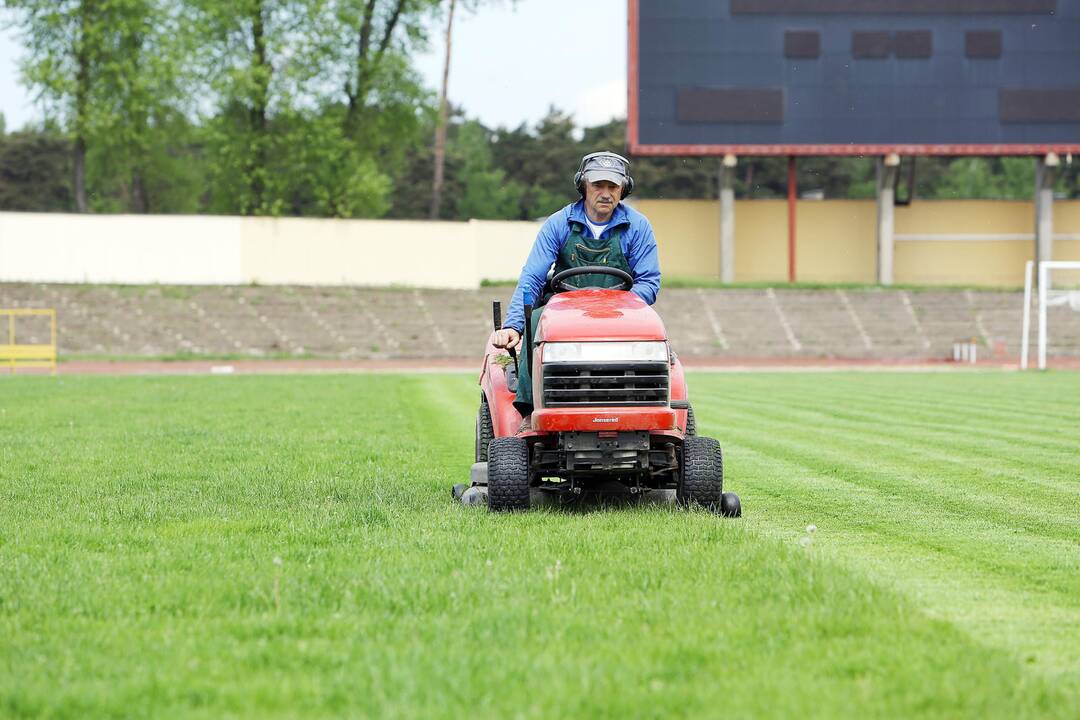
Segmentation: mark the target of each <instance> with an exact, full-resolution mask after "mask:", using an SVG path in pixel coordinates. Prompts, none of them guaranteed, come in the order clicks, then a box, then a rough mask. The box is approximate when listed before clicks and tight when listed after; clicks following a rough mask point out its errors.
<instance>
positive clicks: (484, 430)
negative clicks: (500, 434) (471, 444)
mask: <svg viewBox="0 0 1080 720" xmlns="http://www.w3.org/2000/svg"><path fill="white" fill-rule="evenodd" d="M494 436H495V432H494V430H492V428H491V409H490V408H488V402H487V398H486V397H484V396H483V395H481V396H480V409H479V410H477V411H476V462H487V459H488V445H490V444H491V439H492V438H493V437H494Z"/></svg>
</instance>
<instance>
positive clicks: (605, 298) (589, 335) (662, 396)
mask: <svg viewBox="0 0 1080 720" xmlns="http://www.w3.org/2000/svg"><path fill="white" fill-rule="evenodd" d="M535 340H536V343H537V353H536V354H537V357H536V359H535V360H534V364H533V373H534V374H533V377H534V378H536V379H537V380H536V382H537V386H536V387H537V389H536V391H535V393H534V394H535V396H536V409H535V410H534V412H533V427H534V428H535V429H536V430H537V431H540V432H545V431H546V432H567V431H577V432H582V431H596V430H612V431H614V430H623V431H630V430H633V431H641V430H648V431H671V430H674V429H675V427H676V415H675V412H674V410H672V408H671V407H670V405H669V400H670V399H673V398H679V397H685V389H684V386H683V384H682V378H681V372H679V373H677V375H678V377H677V378H674V379H675V381H676V382H675V384H676V385H677V387H671V385H672V383H671V380H672V379H673V378H671V376H672V375H673V374H676V373H673V372H672V367H671V366H672V365H673V364H674V363H673V362H672V358H671V356H670V351H669V348H668V344H667V331H666V330H665V328H664V323H663V321H662V320H661V319H660V316H659V315H657V314H656V311H654V310H653V309H652V308H651V307H650V306H649V305H648V304H646V303H645V301H643V300H642V299H641V298H639V297H638V296H637V295H635V294H634V293H632V292H627V291H624V290H601V289H586V290H575V291H572V292H565V293H559V294H557V295H554V296H553V297H552V298H551V299H550V300H549V301H548V303H547V306H546V307H545V308H544V312H543V314H542V315H541V316H540V323H539V326H538V328H537V333H536V338H535ZM671 391H674V392H671ZM609 401H610V402H609Z"/></svg>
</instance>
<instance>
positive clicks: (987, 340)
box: [964, 290, 992, 347]
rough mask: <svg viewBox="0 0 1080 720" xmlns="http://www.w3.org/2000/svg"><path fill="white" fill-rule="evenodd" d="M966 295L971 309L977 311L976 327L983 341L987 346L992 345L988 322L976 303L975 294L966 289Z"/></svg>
mask: <svg viewBox="0 0 1080 720" xmlns="http://www.w3.org/2000/svg"><path fill="white" fill-rule="evenodd" d="M964 297H965V298H966V299H967V303H968V305H969V306H971V309H972V310H974V311H975V329H976V330H978V331H979V335H981V336H982V339H983V343H985V345H986V347H991V346H992V344H991V342H990V333H988V332H987V331H986V324H985V323H984V322H983V316H982V313H981V312H979V308H978V306H977V305H976V304H975V296H974V295H972V293H971V291H970V290H965V291H964Z"/></svg>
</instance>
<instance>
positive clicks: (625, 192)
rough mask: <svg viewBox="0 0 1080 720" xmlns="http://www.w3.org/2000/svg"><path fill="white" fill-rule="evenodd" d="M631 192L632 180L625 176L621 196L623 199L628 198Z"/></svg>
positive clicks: (632, 187)
mask: <svg viewBox="0 0 1080 720" xmlns="http://www.w3.org/2000/svg"><path fill="white" fill-rule="evenodd" d="M632 192H634V178H632V177H630V176H629V175H627V176H626V184H625V185H623V193H622V196H623V197H624V198H625V197H630V193H632Z"/></svg>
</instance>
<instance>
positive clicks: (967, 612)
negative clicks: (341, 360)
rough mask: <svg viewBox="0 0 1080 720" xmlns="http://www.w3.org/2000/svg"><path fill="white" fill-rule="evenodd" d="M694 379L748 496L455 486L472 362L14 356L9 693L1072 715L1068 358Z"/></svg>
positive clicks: (173, 710)
mask: <svg viewBox="0 0 1080 720" xmlns="http://www.w3.org/2000/svg"><path fill="white" fill-rule="evenodd" d="M690 382H691V397H692V398H693V400H694V404H695V409H696V412H697V416H698V421H699V425H700V430H701V432H702V433H703V434H709V435H713V436H715V437H718V438H719V439H720V440H721V442H722V443H723V445H724V447H725V459H726V465H727V473H728V480H727V484H728V489H730V490H734V491H736V492H738V493H740V495H741V496H742V499H743V506H744V510H745V513H746V514H745V517H744V518H743V519H741V520H727V519H722V518H719V517H716V516H714V515H711V514H709V513H707V512H704V511H701V510H695V511H685V510H679V509H675V508H670V507H643V508H630V509H627V508H623V509H604V510H595V511H592V512H566V511H550V510H545V511H536V512H531V513H528V514H518V515H501V516H495V515H491V514H488V513H487V511H486V510H482V509H478V508H465V507H461V506H459V505H455V504H453V503H451V501H450V498H449V488H450V485H451V483H453V482H457V481H462V480H464V479H465V478H466V477H467V472H468V467H469V465H470V463H471V460H472V458H471V453H472V424H473V414H474V412H475V409H476V404H477V400H478V389H477V388H476V386H475V379H474V378H471V377H466V376H460V375H425V376H419V375H411V376H409V375H379V376H361V375H355V376H347V375H323V376H276V377H265V376H261V377H256V376H235V377H187V378H183V377H178V378H92V377H86V378H81V377H63V376H61V377H59V378H47V377H15V378H6V377H0V716H2V717H65V718H87V717H117V718H120V717H155V718H157V717H176V716H184V717H204V718H220V717H257V718H264V717H298V716H305V717H324V716H327V717H328V716H349V717H359V716H372V717H401V718H414V717H424V718H427V717H499V718H501V717H525V718H554V717H635V718H636V717H721V716H723V717H762V716H773V717H785V718H791V717H799V718H806V717H862V716H873V717H889V718H894V717H920V716H925V717H1001V718H1017V717H1020V718H1022V717H1062V718H1076V717H1080V458H1078V455H1077V447H1078V442H1077V439H1078V438H1080V406H1078V404H1077V400H1078V399H1080V374H1062V373H1049V374H1042V375H1040V374H1034V373H1032V374H1024V375H1021V374H1008V373H941V374H858V373H851V374H840V373H836V374H834V373H822V374H809V373H808V374H747V375H742V374H732V375H700V374H699V375H693V376H691V378H690ZM808 525H814V526H816V532H812V533H811V532H808V531H807V526H808Z"/></svg>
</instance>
